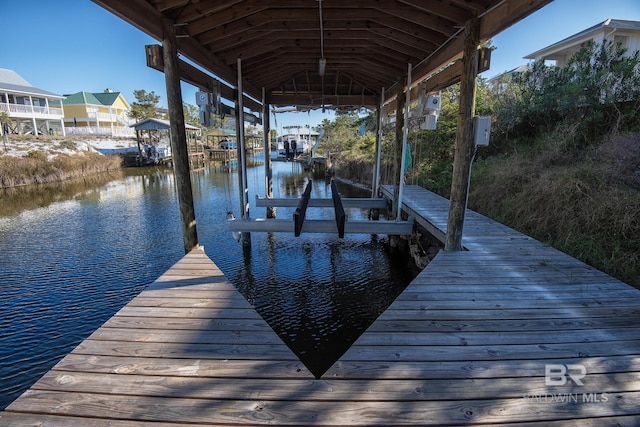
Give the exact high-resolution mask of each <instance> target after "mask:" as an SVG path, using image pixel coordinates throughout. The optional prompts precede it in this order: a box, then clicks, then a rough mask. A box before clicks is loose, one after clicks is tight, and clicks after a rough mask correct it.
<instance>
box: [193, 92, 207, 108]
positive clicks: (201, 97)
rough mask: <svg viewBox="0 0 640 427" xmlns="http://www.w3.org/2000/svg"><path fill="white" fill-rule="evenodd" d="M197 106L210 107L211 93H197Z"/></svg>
mask: <svg viewBox="0 0 640 427" xmlns="http://www.w3.org/2000/svg"><path fill="white" fill-rule="evenodd" d="M196 105H200V106H202V105H209V93H208V92H202V91H199V92H196Z"/></svg>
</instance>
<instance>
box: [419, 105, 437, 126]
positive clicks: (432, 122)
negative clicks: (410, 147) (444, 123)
mask: <svg viewBox="0 0 640 427" xmlns="http://www.w3.org/2000/svg"><path fill="white" fill-rule="evenodd" d="M437 125H438V115H437V114H436V112H435V111H433V110H432V112H430V113H429V114H427V115H426V116H424V122H422V123H421V124H420V129H422V130H436V126H437Z"/></svg>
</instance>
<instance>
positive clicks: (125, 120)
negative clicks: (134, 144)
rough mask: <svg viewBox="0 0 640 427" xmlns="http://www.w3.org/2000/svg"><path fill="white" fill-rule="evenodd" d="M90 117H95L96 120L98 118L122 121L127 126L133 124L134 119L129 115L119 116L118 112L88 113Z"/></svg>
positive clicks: (104, 120) (108, 120)
mask: <svg viewBox="0 0 640 427" xmlns="http://www.w3.org/2000/svg"><path fill="white" fill-rule="evenodd" d="M88 118H89V119H93V120H94V121H95V120H96V119H97V120H99V121H101V122H107V123H120V124H122V125H125V126H129V125H131V124H133V121H132V120H131V119H129V118H128V117H122V116H119V115H118V114H110V113H99V112H97V113H96V112H93V113H89V114H88Z"/></svg>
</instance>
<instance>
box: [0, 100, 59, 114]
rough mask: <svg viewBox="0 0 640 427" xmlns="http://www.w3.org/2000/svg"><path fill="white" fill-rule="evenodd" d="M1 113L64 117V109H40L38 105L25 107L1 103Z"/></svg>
mask: <svg viewBox="0 0 640 427" xmlns="http://www.w3.org/2000/svg"><path fill="white" fill-rule="evenodd" d="M0 111H6V112H8V113H9V115H11V114H23V115H36V114H37V115H39V116H47V115H48V116H62V115H63V112H62V108H55V107H40V106H38V105H23V104H7V103H6V102H0Z"/></svg>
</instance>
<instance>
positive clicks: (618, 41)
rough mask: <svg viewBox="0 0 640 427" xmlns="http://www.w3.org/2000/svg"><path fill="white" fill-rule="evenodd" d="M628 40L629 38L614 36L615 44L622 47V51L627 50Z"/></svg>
mask: <svg viewBox="0 0 640 427" xmlns="http://www.w3.org/2000/svg"><path fill="white" fill-rule="evenodd" d="M627 39H628V37H626V36H614V37H613V43H615V44H616V46H618V47H621V48H622V49H626V48H627Z"/></svg>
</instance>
